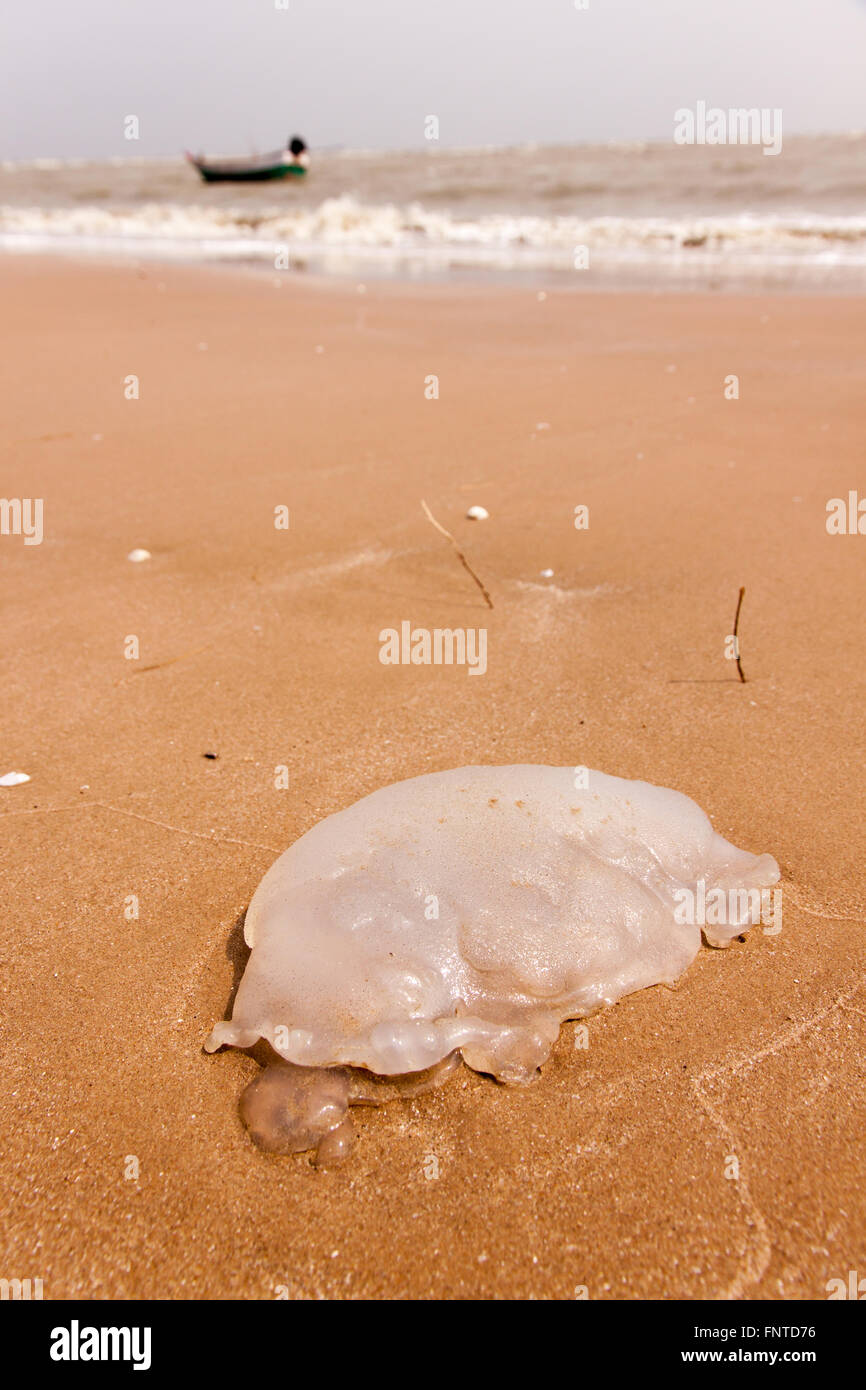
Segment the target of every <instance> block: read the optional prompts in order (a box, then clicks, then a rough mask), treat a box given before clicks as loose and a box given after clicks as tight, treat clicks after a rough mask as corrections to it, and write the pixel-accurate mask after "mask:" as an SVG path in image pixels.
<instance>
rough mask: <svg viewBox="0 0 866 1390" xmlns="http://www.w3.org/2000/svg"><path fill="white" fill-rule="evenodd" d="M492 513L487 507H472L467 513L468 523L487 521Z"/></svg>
mask: <svg viewBox="0 0 866 1390" xmlns="http://www.w3.org/2000/svg"><path fill="white" fill-rule="evenodd" d="M489 515H490V513H489V511H488V510H487V508H486V507H470V508H469V511H468V512H467V513H466V519H467V520H468V521H486V520H487V518H488V517H489Z"/></svg>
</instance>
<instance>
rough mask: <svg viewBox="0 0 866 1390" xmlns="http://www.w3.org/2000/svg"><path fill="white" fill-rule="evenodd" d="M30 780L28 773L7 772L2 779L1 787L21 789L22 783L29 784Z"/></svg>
mask: <svg viewBox="0 0 866 1390" xmlns="http://www.w3.org/2000/svg"><path fill="white" fill-rule="evenodd" d="M29 781H30V778H29V776H28V774H27V773H26V772H5V773H4V774H3V776H2V777H0V787H19V786H20V785H21V783H22V782H29Z"/></svg>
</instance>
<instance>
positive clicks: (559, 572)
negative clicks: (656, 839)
mask: <svg viewBox="0 0 866 1390" xmlns="http://www.w3.org/2000/svg"><path fill="white" fill-rule="evenodd" d="M277 282H278V283H279V284H280V286H281V287H280V288H279V289H278V288H277ZM0 289H2V295H3V301H4V308H5V312H4V318H5V326H6V332H5V334H4V336H3V341H2V347H0V353H2V380H3V382H4V388H3V394H4V402H3V412H2V444H3V454H4V468H3V483H2V493H3V495H4V496H5V497H7V498H8V497H41V498H43V499H44V528H45V536H44V541H43V543H42V544H41V545H38V546H36V545H34V546H25V545H24V544H23V539H22V538H21V537H18V536H0V595H2V614H3V618H2V624H3V626H2V631H3V693H4V698H3V701H2V710H0V733H2V737H0V748H2V755H0V757H2V764H3V765H2V766H0V774H2V773H4V772H7V771H10V770H13V769H14V770H20V771H24V772H27V773H29V774H30V776H31V778H32V780H31V781H30V782H29V783H28V784H26V785H23V786H18V787H13V788H0V843H2V858H3V880H4V891H3V905H2V952H0V959H2V971H0V988H2V1033H3V1043H4V1046H3V1049H2V1060H0V1104H2V1130H3V1135H4V1142H3V1146H2V1149H3V1152H2V1160H0V1181H2V1208H3V1222H2V1226H3V1234H2V1237H0V1275H2V1276H4V1277H8V1278H12V1277H18V1278H26V1277H30V1278H36V1277H41V1278H42V1279H43V1280H44V1292H45V1297H46V1298H63V1297H81V1298H96V1299H102V1298H127V1297H145V1298H194V1299H198V1298H213V1297H217V1298H273V1297H276V1296H278V1295H279V1294H280V1293H287V1294H288V1296H289V1297H292V1298H296V1297H298V1298H307V1297H313V1298H318V1297H327V1298H333V1297H336V1298H359V1297H362V1298H364V1297H365V1298H370V1297H373V1298H403V1297H410V1298H426V1297H434V1298H467V1297H468V1298H521V1299H523V1298H573V1297H574V1296H575V1292H576V1291H578V1292H579V1291H580V1290H581V1289H583V1288H585V1289H586V1290H587V1292H588V1294H589V1296H590V1297H591V1298H636V1297H651V1298H659V1297H666V1298H687V1299H692V1298H694V1299H700V1298H717V1297H741V1296H744V1297H760V1298H766V1299H780V1298H790V1299H801V1298H814V1297H818V1298H823V1297H825V1296H826V1292H825V1286H826V1283H827V1281H828V1280H829V1279H831V1278H847V1275H848V1271H849V1270H851V1269H859V1270H860V1271H861V1273H862V1272H863V1260H864V1225H866V1223H864V1216H866V1197H864V1189H863V1181H862V1176H863V1159H862V1135H863V1119H864V1116H863V1111H864V1104H863V1081H864V1042H866V987H864V984H863V975H864V963H866V943H864V932H863V921H864V916H866V906H864V899H866V888H864V875H863V870H862V866H863V863H864V860H866V830H864V816H863V791H862V781H863V774H862V768H863V734H862V728H863V713H862V712H863V707H864V696H866V691H864V659H863V640H864V639H863V624H862V615H861V613H860V609H859V603H860V599H861V595H862V592H863V578H864V566H866V537H862V536H830V535H828V534H827V530H826V526H825V515H826V514H825V507H826V502H827V500H828V499H829V498H831V497H847V494H848V491H849V489H856V488H857V487H858V485H859V486H860V487H861V488H863V489H864V491H866V482H864V473H863V463H862V440H863V425H864V404H863V390H862V382H863V373H864V357H866V349H864V343H866V300H851V301H848V302H846V301H843V300H839V299H834V300H832V301H825V300H823V299H821V298H819V297H814V296H813V297H809V298H797V297H794V296H791V297H778V296H774V297H772V298H767V299H762V298H760V297H748V296H743V297H735V296H730V297H713V296H711V295H706V296H701V295H692V296H687V295H681V296H657V297H654V296H651V295H648V296H642V295H630V294H629V295H601V294H594V295H581V294H577V293H573V292H571V293H549V294H548V295H547V297H546V298H544V299H539V298H538V297H537V295H536V292H535V291H534V290H526V289H504V288H497V289H481V288H470V287H465V288H451V287H448V288H442V287H436V286H415V287H407V286H405V285H398V284H392V283H379V284H375V283H370V284H369V285H368V286H367V287H366V292H365V293H359V292H358V290H357V288H356V286H355V285H354V284H353V283H352V284H338V283H334V284H324V283H318V282H309V281H307V282H305V281H303V280H301V279H299V278H297V277H293V276H291V275H288V274H285V275H283V276H281V277H276V282H275V279H274V277H270V276H267V275H264V276H255V275H244V274H234V273H231V272H228V271H224V272H221V273H216V272H209V271H204V270H188V269H177V268H155V269H154V268H142V269H139V270H134V269H119V268H108V267H97V266H94V265H86V266H74V265H71V264H61V263H51V262H45V261H37V260H26V259H22V260H20V261H16V260H10V259H7V260H5V261H3V262H2V263H0ZM732 373H733V374H736V375H737V376H738V377H739V389H740V396H739V399H738V400H726V399H725V396H724V382H725V378H726V377H727V376H728V375H729V374H732ZM131 375H134V376H137V377H138V379H139V398H138V399H137V400H135V399H133V400H129V399H125V396H124V381H125V379H127V378H128V377H129V376H131ZM431 375H435V376H437V377H438V380H439V398H438V399H433V400H430V399H426V398H425V379H427V378H428V377H430V376H431ZM541 425H545V426H547V427H546V428H540V426H541ZM422 497H423V498H426V500H427V502H428V504H429V506H430V507H431V509H432V510H433V512H434V514H435V515H436V516H437V518H438V519H439V520H440V521H441V522H442V523H443V525H445V526H446V527H448V528H449V529H450V530H451V531H452V532H453V533H454V535H455V537H457V539H458V540H459V542H460V543H461V545H463V546H464V548H465V550H466V554H467V556H468V557H469V559H470V561H471V563H472V565H473V567H474V569H475V570H476V571H477V573H478V574H479V575H480V577H481V578H482V579H483V581H484V583H485V585H486V586H487V588H488V589H489V591H490V593H491V595H492V598H493V603H494V608H493V610H492V612H491V611H488V609H487V608H486V607H485V605H484V602H483V599H482V597H481V595H480V593H479V592H478V590H477V589H476V588H475V587H474V586H473V584H472V581H471V579H470V578H469V576H468V575H467V574H466V572H465V571H464V570H463V569H462V568H461V566H460V565H459V563H458V562H457V560H456V558H455V556H454V553H453V551H452V550H451V548H450V547H449V545H448V542H447V541H446V540H444V538H443V537H442V536H440V535H439V534H438V533H437V532H436V531H435V530H434V529H433V527H431V525H430V524H429V522H428V521H427V520H426V519H425V517H424V515H423V514H422V510H421V498H422ZM472 504H480V505H482V506H484V507H486V508H487V509H488V510H489V512H490V519H489V520H488V521H485V522H480V523H472V522H470V521H467V520H465V518H464V514H465V511H466V509H467V507H468V506H470V505H472ZM578 505H585V506H587V507H588V508H589V517H590V524H589V528H588V530H576V529H575V526H574V509H575V507H576V506H578ZM278 506H286V507H288V508H289V510H290V526H289V529H288V530H287V531H282V530H277V529H275V527H274V508H275V507H278ZM136 546H142V547H146V548H147V549H148V550H150V551H151V552H152V558H151V559H150V560H149V561H147V562H145V563H143V564H139V565H136V564H132V563H130V562H129V561H128V560H127V559H126V556H127V553H128V552H129V551H130V550H132V549H133V547H136ZM545 569H552V570H553V571H554V576H553V578H552V579H543V578H541V577H540V572H541V571H542V570H545ZM741 585H745V587H746V597H745V601H744V605H743V613H742V618H741V623H740V637H741V654H742V663H743V669H744V671H745V674H746V676H747V683H746V684H745V685H742V684H741V683H740V682H739V680H738V679H737V676H736V671H735V669H734V665H733V662H732V661H730V660H726V659H725V655H724V650H725V639H726V636H727V635H728V634H729V633H730V630H731V625H732V621H733V615H734V609H735V606H736V600H737V593H738V589H739V587H740V586H741ZM404 620H409V621H411V622H412V624H413V625H415V626H422V627H427V628H435V627H452V628H453V627H473V628H478V627H481V626H483V627H485V628H486V629H487V632H488V669H487V672H486V673H485V674H484V676H483V677H478V678H475V677H470V676H469V675H468V673H467V671H466V669H465V668H455V667H451V668H444V667H413V666H397V667H391V666H384V665H382V664H381V662H380V661H379V659H378V657H379V633H380V631H381V630H382V629H384V628H389V627H396V628H399V626H400V623H401V622H402V621H404ZM131 637H135V638H137V639H138V644H139V657H138V660H127V659H125V657H124V650H125V645H126V646H128V639H129V638H131ZM206 753H216V754H217V755H218V756H217V757H216V758H207V757H205V756H204V755H205V754H206ZM473 762H481V763H509V762H542V763H552V764H562V765H566V764H585V765H587V766H590V767H598V768H600V769H602V770H604V771H606V772H611V773H617V774H619V775H622V776H627V777H640V778H645V779H647V780H649V781H653V782H658V783H661V784H663V785H668V786H672V787H676V788H678V789H679V790H681V791H684V792H687V793H688V794H689V795H691V796H693V797H694V798H695V799H696V800H697V801H698V802H699V803H700V805H701V806H703V807H704V808H705V809H706V810H707V811H708V812H709V814H710V815H711V817H712V819H713V822H714V825H715V827H716V829H718V830H719V831H720V832H721V833H722V834H723V835H725V836H727V837H729V838H730V839H731V840H732V841H734V843H736V844H737V845H740V846H742V847H744V848H747V849H751V850H755V851H769V852H771V853H773V854H775V855H776V857H777V858H778V860H779V863H780V865H781V867H782V873H783V885H782V886H783V905H784V925H783V930H782V932H781V934H779V935H778V936H768V935H766V934H764V933H762V931H761V930H760V929H757V930H755V931H753V932H752V933H751V934H750V936H749V938H748V940H747V941H746V942H745V944H739V943H735V944H734V946H733V947H732V948H731V949H730V950H728V951H722V952H712V951H708V950H705V951H702V952H701V954H700V955H699V957H698V959H697V960H696V961H695V963H694V964H693V966H692V967H691V969H690V970H689V971H688V973H687V974H686V975H685V976H684V977H683V979H682V980H681V982H680V983H679V985H678V986H677V987H676V988H675V989H673V990H671V989H667V988H661V987H660V988H656V989H652V990H648V991H645V992H643V993H641V994H637V995H633V996H631V997H629V998H627V999H626V1000H624V1001H622V1002H621V1003H619V1004H618V1005H616V1006H615V1007H614V1008H613V1009H611V1010H610V1011H608V1012H606V1013H604V1014H602V1015H598V1016H596V1017H595V1018H593V1019H592V1020H590V1022H589V1046H588V1048H587V1049H586V1050H583V1049H580V1048H576V1047H575V1036H576V1032H575V1026H574V1025H573V1024H567V1025H566V1026H565V1027H564V1028H563V1030H562V1034H561V1037H560V1040H559V1044H558V1046H557V1048H556V1051H555V1054H554V1057H553V1058H552V1059H551V1061H550V1063H549V1064H548V1065H547V1066H546V1067H545V1068H544V1070H543V1073H542V1075H541V1078H540V1079H539V1080H538V1081H537V1082H536V1083H535V1084H534V1085H533V1086H531V1087H529V1088H527V1089H525V1090H524V1089H505V1088H502V1087H499V1086H497V1085H496V1084H495V1083H493V1082H492V1081H490V1080H489V1079H486V1078H484V1077H480V1076H477V1075H475V1074H474V1073H471V1072H469V1071H467V1070H464V1071H463V1072H462V1074H461V1075H460V1076H458V1078H457V1079H456V1080H454V1081H452V1082H450V1083H449V1084H448V1085H447V1086H445V1087H443V1088H442V1089H441V1090H439V1091H437V1092H434V1093H432V1094H430V1095H428V1096H425V1097H421V1098H419V1099H417V1100H414V1101H407V1102H398V1103H396V1104H393V1105H390V1106H388V1107H386V1108H383V1109H379V1110H376V1109H365V1110H361V1111H355V1119H356V1130H357V1141H356V1147H355V1152H354V1154H353V1156H352V1157H351V1158H350V1160H349V1161H348V1163H347V1164H346V1165H345V1166H344V1167H343V1168H341V1169H339V1170H336V1171H333V1172H328V1173H321V1172H316V1171H315V1170H314V1169H313V1167H312V1166H311V1164H310V1162H309V1159H308V1158H307V1157H297V1158H289V1159H279V1158H274V1157H269V1156H266V1155H264V1154H262V1153H260V1152H258V1151H257V1150H256V1149H255V1148H254V1147H253V1146H252V1145H251V1143H250V1142H249V1140H248V1138H247V1137H246V1135H245V1133H244V1131H243V1129H242V1127H241V1124H240V1122H239V1120H238V1117H237V1109H236V1103H237V1097H238V1095H239V1093H240V1091H241V1089H242V1087H243V1085H244V1084H245V1082H246V1081H247V1080H248V1079H249V1078H250V1077H251V1076H252V1075H254V1074H255V1071H256V1064H255V1062H254V1061H253V1060H252V1059H251V1058H249V1057H247V1056H245V1055H244V1054H241V1053H238V1052H231V1051H228V1052H222V1053H219V1054H216V1055H214V1056H207V1055H205V1054H204V1053H203V1051H202V1042H203V1040H204V1038H205V1036H206V1035H207V1032H208V1031H209V1029H210V1026H211V1024H212V1022H213V1021H214V1020H215V1019H216V1018H219V1017H221V1016H222V1015H223V1013H224V1011H225V1008H226V1005H227V1002H228V1000H229V997H230V994H231V990H232V987H233V983H234V982H235V981H236V980H237V978H238V975H239V971H240V970H241V969H242V966H243V962H244V958H245V951H244V948H243V945H242V939H241V936H240V929H239V925H238V924H239V922H240V919H241V916H242V913H243V911H244V908H245V906H246V904H247V903H248V901H249V899H250V896H251V894H252V892H253V890H254V889H255V887H256V884H257V882H258V880H259V879H260V877H261V876H262V874H263V873H264V871H265V869H266V868H267V867H268V866H269V864H270V863H271V862H272V860H273V859H274V858H275V857H276V856H277V854H278V853H280V852H281V851H282V849H284V848H285V847H286V846H287V845H288V844H289V843H290V842H291V841H292V840H293V839H295V838H296V837H297V836H298V835H300V834H302V833H303V832H304V831H305V830H307V829H308V828H309V827H310V826H311V825H312V824H314V822H315V821H317V820H318V819H319V818H321V817H322V816H325V815H327V814H329V813H330V812H333V811H336V810H339V809H341V808H342V807H344V806H346V805H348V804H349V803H351V802H352V801H355V800H356V799H357V798H359V797H360V796H362V795H364V794H365V793H367V792H369V791H372V790H374V789H375V788H377V787H380V786H382V785H384V784H386V783H389V782H393V781H396V780H398V779H400V778H403V777H409V776H413V775H415V774H419V773H423V772H427V771H432V770H435V769H441V768H448V767H455V766H460V765H461V764H467V763H473ZM281 766H285V767H286V768H287V769H288V771H289V782H290V785H289V787H288V789H277V788H276V787H275V785H274V782H275V769H277V768H278V767H281ZM133 899H135V900H137V912H138V916H137V917H136V916H134V915H133V914H134V910H135V906H136V905H135V903H134V902H133ZM731 1155H735V1156H736V1159H737V1162H738V1166H739V1178H738V1179H732V1178H730V1177H727V1176H726V1171H727V1172H729V1173H730V1172H731V1171H732V1165H731V1161H730V1157H731ZM133 1160H134V1161H133ZM437 1171H438V1176H430V1174H431V1173H434V1172H437ZM136 1172H137V1177H136V1176H135V1174H136Z"/></svg>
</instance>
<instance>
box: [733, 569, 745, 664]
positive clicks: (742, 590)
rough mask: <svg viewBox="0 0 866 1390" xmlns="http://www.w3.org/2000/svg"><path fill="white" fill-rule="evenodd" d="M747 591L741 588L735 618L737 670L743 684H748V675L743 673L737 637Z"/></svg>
mask: <svg viewBox="0 0 866 1390" xmlns="http://www.w3.org/2000/svg"><path fill="white" fill-rule="evenodd" d="M745 592H746V591H745V589H740V597H739V598H738V599H737V612H736V616H735V618H734V651H735V652H736V656H737V670H738V671H739V673H740V680H741V681H742V682H743V685H745V684H746V677H745V676H744V675H743V668H742V666H741V665H740V641H739V638H738V637H737V628H738V627H739V626H740V609H741V608H742V606H743V595H744V593H745Z"/></svg>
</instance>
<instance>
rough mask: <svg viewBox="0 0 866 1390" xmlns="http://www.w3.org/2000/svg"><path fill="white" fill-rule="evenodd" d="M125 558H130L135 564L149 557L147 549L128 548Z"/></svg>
mask: <svg viewBox="0 0 866 1390" xmlns="http://www.w3.org/2000/svg"><path fill="white" fill-rule="evenodd" d="M126 558H127V560H132V562H133V564H136V565H137V564H140V563H141V561H142V560H149V559H150V558H151V557H150V551H149V550H130V552H129V554H128V555H127V557H126Z"/></svg>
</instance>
